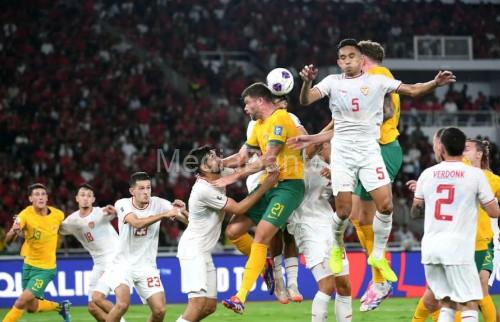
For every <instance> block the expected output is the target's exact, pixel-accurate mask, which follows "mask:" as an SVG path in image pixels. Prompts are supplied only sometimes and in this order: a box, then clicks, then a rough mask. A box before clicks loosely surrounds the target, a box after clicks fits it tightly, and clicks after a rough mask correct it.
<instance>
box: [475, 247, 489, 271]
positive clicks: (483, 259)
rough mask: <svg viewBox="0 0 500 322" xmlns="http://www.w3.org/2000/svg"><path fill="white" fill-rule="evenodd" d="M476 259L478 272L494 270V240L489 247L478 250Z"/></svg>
mask: <svg viewBox="0 0 500 322" xmlns="http://www.w3.org/2000/svg"><path fill="white" fill-rule="evenodd" d="M474 261H475V262H476V268H477V271H478V272H480V271H488V272H490V273H491V272H493V242H490V243H489V244H488V249H485V250H479V251H476V252H475V253H474Z"/></svg>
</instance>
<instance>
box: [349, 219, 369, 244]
mask: <svg viewBox="0 0 500 322" xmlns="http://www.w3.org/2000/svg"><path fill="white" fill-rule="evenodd" d="M351 223H352V225H353V226H354V229H356V235H358V239H359V243H360V244H361V247H363V249H366V245H365V239H366V238H365V234H364V233H363V231H362V230H361V226H360V225H359V220H357V219H351Z"/></svg>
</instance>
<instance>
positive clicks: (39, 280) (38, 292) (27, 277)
mask: <svg viewBox="0 0 500 322" xmlns="http://www.w3.org/2000/svg"><path fill="white" fill-rule="evenodd" d="M56 272H57V270H56V269H55V268H54V269H43V268H38V267H34V266H31V265H29V264H26V263H25V264H23V281H22V286H23V290H29V291H30V292H31V293H33V295H34V296H35V297H36V298H39V299H43V298H44V297H43V293H44V292H45V288H46V287H47V285H48V284H49V283H50V281H52V279H54V276H56Z"/></svg>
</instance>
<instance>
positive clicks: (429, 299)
mask: <svg viewBox="0 0 500 322" xmlns="http://www.w3.org/2000/svg"><path fill="white" fill-rule="evenodd" d="M440 308H441V306H440V305H439V301H438V300H436V298H435V296H434V293H433V292H432V290H431V289H430V288H428V287H427V288H426V289H425V292H424V294H423V295H422V297H421V298H420V299H419V301H418V304H417V307H416V309H415V313H413V319H412V322H424V321H426V320H427V318H428V317H429V315H431V314H432V320H433V321H437V320H438V318H439V309H440Z"/></svg>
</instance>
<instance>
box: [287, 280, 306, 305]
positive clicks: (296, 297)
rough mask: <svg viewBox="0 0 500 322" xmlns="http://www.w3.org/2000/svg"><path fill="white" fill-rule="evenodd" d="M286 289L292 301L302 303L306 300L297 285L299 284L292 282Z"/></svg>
mask: <svg viewBox="0 0 500 322" xmlns="http://www.w3.org/2000/svg"><path fill="white" fill-rule="evenodd" d="M286 290H287V292H288V298H289V299H290V300H291V301H292V302H296V303H300V302H302V301H303V300H304V297H303V296H302V294H300V292H299V288H298V287H297V285H295V284H290V285H288V287H287V289H286Z"/></svg>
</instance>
